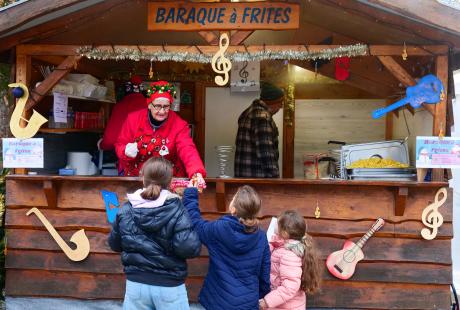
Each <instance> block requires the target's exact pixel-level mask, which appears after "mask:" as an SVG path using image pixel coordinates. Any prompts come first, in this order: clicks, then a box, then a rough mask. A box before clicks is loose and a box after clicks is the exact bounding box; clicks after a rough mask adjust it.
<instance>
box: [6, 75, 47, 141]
mask: <svg viewBox="0 0 460 310" xmlns="http://www.w3.org/2000/svg"><path fill="white" fill-rule="evenodd" d="M8 87H20V88H22V90H23V91H24V94H23V95H22V97H21V98H19V99H18V102H17V103H16V107H15V108H14V111H13V114H12V115H11V119H10V129H11V133H12V134H13V136H15V137H16V138H18V139H29V138H32V137H33V136H34V135H35V134H36V133H37V131H38V130H39V129H40V127H41V125H43V124H44V123H46V122H47V121H48V120H47V119H46V118H45V117H43V115H41V114H40V113H38V112H37V111H35V110H32V111H33V112H32V116H31V117H30V119H29V120H26V119H24V118H23V117H22V113H23V112H24V108H25V106H26V103H27V99H28V98H29V90H28V89H27V86H26V85H24V84H22V83H12V84H9V85H8ZM21 119H22V120H24V121H25V122H27V126H26V127H21V125H20V124H19V122H20V121H21Z"/></svg>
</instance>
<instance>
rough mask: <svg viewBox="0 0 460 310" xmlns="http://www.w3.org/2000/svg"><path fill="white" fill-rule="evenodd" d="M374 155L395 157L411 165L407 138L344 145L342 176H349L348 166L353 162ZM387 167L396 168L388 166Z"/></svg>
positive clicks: (341, 161)
mask: <svg viewBox="0 0 460 310" xmlns="http://www.w3.org/2000/svg"><path fill="white" fill-rule="evenodd" d="M374 156H379V157H381V158H389V159H393V160H396V161H398V162H400V163H403V164H407V165H409V148H408V145H407V139H405V140H391V141H379V142H371V143H360V144H350V145H344V146H342V148H341V160H340V163H341V166H342V174H341V176H342V177H343V178H345V179H346V178H347V176H348V173H347V169H346V167H347V166H350V165H351V164H352V163H353V162H355V161H357V160H360V159H369V158H372V157H374ZM356 169H358V168H356ZM360 169H371V168H360ZM380 169H382V168H380ZM387 169H394V168H387Z"/></svg>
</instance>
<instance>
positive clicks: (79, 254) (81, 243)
mask: <svg viewBox="0 0 460 310" xmlns="http://www.w3.org/2000/svg"><path fill="white" fill-rule="evenodd" d="M32 213H35V215H36V216H37V217H38V219H39V220H40V221H41V222H42V223H43V225H45V228H46V229H47V230H48V232H49V233H50V235H51V236H52V237H53V239H54V240H55V241H56V243H57V244H58V245H59V247H60V248H61V249H62V251H63V252H64V254H65V255H66V256H67V257H68V258H69V259H70V260H72V261H74V262H79V261H82V260H84V259H85V258H86V257H87V256H88V254H89V248H90V247H89V240H88V237H87V236H86V234H85V230H84V229H80V230H79V231H77V232H75V233H74V234H73V235H72V237H71V238H70V242H72V243H73V244H75V245H76V246H77V247H76V248H75V249H72V248H71V247H70V246H69V245H68V244H67V243H66V242H65V241H64V239H62V237H61V236H60V235H59V233H58V232H57V231H56V229H55V228H54V227H53V225H52V224H51V223H50V222H49V221H48V219H47V218H46V217H45V216H44V215H43V213H41V211H40V210H38V209H37V208H32V209H30V210H29V211H28V212H27V216H29V215H30V214H32Z"/></svg>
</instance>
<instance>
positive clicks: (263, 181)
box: [6, 174, 449, 187]
mask: <svg viewBox="0 0 460 310" xmlns="http://www.w3.org/2000/svg"><path fill="white" fill-rule="evenodd" d="M6 179H7V180H29V181H95V182H108V181H110V182H114V181H115V182H120V181H123V182H139V181H140V180H139V178H137V177H119V176H115V177H114V176H60V175H20V174H12V175H8V176H7V177H6ZM206 182H207V183H245V184H292V185H302V184H305V185H310V184H311V185H344V186H386V187H388V186H390V187H444V186H448V185H449V183H448V182H416V181H403V182H400V181H384V180H380V181H379V180H376V181H361V180H341V179H333V180H306V179H247V178H206Z"/></svg>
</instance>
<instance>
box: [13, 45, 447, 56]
mask: <svg viewBox="0 0 460 310" xmlns="http://www.w3.org/2000/svg"><path fill="white" fill-rule="evenodd" d="M79 47H80V45H52V44H42V45H36V44H25V45H18V47H17V52H18V53H19V54H26V55H30V56H37V55H64V56H69V55H76V54H77V52H76V51H77V49H78V48H79ZM339 47H341V45H308V51H310V52H321V51H323V50H326V49H334V48H339ZM95 48H97V49H99V50H106V51H110V52H112V51H113V49H115V50H117V49H121V50H123V49H132V50H138V49H140V50H141V51H142V52H143V53H154V52H161V51H163V50H164V49H166V50H167V51H169V52H188V53H199V51H198V50H197V48H196V46H194V45H168V46H166V47H165V46H162V45H140V46H138V45H114V46H112V45H98V46H95ZM198 48H199V49H200V50H201V51H202V52H203V53H204V54H208V55H214V53H215V52H216V48H215V46H209V45H203V46H198ZM246 49H247V51H248V52H250V53H255V52H260V51H264V50H270V51H274V52H281V51H285V50H295V51H299V52H302V51H306V50H307V47H305V45H249V46H247V47H244V46H241V45H232V46H229V47H228V49H227V53H228V54H232V53H235V52H239V53H244V52H246ZM406 49H407V53H408V54H409V55H412V56H432V55H447V52H448V48H447V46H443V45H442V46H438V45H436V46H424V47H412V46H407V47H406ZM369 50H370V51H371V53H370V55H372V56H394V55H401V52H402V50H403V46H392V45H371V46H370V47H369Z"/></svg>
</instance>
